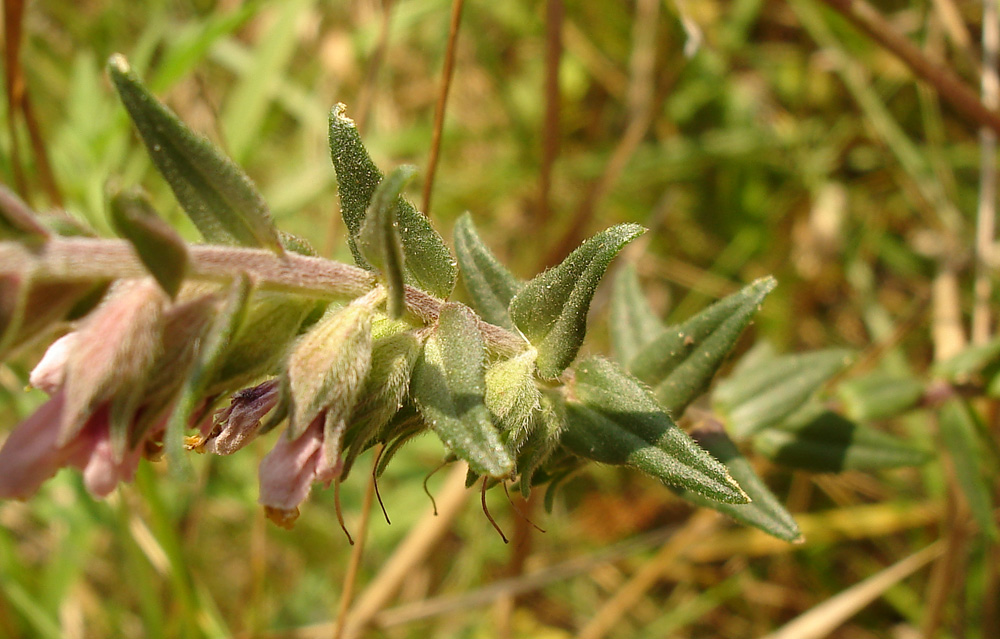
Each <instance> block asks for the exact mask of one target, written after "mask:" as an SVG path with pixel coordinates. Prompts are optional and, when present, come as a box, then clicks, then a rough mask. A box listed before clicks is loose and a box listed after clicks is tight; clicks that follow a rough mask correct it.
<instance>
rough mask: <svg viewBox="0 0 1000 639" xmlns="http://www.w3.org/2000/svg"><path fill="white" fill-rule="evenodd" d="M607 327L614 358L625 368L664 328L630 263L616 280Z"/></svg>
mask: <svg viewBox="0 0 1000 639" xmlns="http://www.w3.org/2000/svg"><path fill="white" fill-rule="evenodd" d="M608 328H609V330H610V333H611V347H612V349H613V350H614V354H615V359H616V360H618V363H619V364H621V365H622V366H626V367H627V366H628V365H629V362H631V361H632V359H633V358H634V357H635V356H636V355H637V354H638V353H639V352H640V351H641V350H642V349H643V348H645V347H646V346H647V345H649V344H650V343H651V342H652V341H653V340H655V339H656V338H657V337H659V335H660V333H662V332H663V330H664V328H666V327H665V326H664V325H663V322H661V321H660V318H658V317H657V316H656V313H654V312H653V309H652V307H650V305H649V301H648V300H647V299H646V296H645V295H644V294H643V292H642V287H641V286H640V285H639V274H638V273H637V272H636V270H635V266H633V265H632V264H626V265H625V266H624V267H623V268H622V269H621V270H620V271H619V272H618V276H617V277H616V278H615V286H614V288H613V289H612V291H611V318H610V320H609V322H608Z"/></svg>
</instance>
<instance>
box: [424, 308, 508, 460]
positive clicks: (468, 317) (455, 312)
mask: <svg viewBox="0 0 1000 639" xmlns="http://www.w3.org/2000/svg"><path fill="white" fill-rule="evenodd" d="M485 353H486V350H485V345H484V344H483V338H482V335H481V334H480V333H479V326H478V322H477V320H476V315H475V314H474V313H473V312H472V311H471V310H470V309H469V308H467V307H465V306H463V305H461V304H457V303H448V304H445V305H444V306H443V307H442V309H441V315H440V317H439V319H438V328H437V330H436V331H435V332H434V334H433V335H431V336H430V337H429V338H428V339H427V343H426V345H425V346H424V351H423V354H422V356H421V357H420V359H419V360H418V361H417V365H416V368H415V370H414V371H413V381H412V384H411V388H412V390H411V393H412V396H413V400H414V401H415V402H416V404H417V408H419V409H420V413H421V415H423V417H424V419H425V420H426V421H427V423H428V424H429V425H430V427H431V429H432V430H433V431H434V432H435V433H437V435H438V437H440V438H441V441H442V442H444V444H445V445H446V446H447V447H448V448H449V449H450V450H451V451H452V452H454V453H455V454H456V455H458V456H459V457H461V458H462V459H464V460H465V461H467V462H469V467H470V468H471V469H472V470H473V472H475V473H477V474H480V475H488V476H489V477H493V478H497V479H500V478H503V477H507V476H508V475H509V474H510V472H511V471H512V470H513V469H514V460H513V459H512V458H511V456H510V453H509V452H508V451H507V448H506V447H505V446H504V444H503V442H502V441H501V439H500V433H499V431H497V429H496V427H495V426H494V425H493V422H492V421H491V420H490V411H489V409H488V408H486V401H485V392H486V379H485V371H484V358H485Z"/></svg>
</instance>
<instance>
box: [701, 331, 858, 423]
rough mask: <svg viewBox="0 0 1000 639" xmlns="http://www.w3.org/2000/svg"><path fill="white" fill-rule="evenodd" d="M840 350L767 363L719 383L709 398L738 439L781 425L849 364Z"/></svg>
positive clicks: (806, 354)
mask: <svg viewBox="0 0 1000 639" xmlns="http://www.w3.org/2000/svg"><path fill="white" fill-rule="evenodd" d="M849 357H850V352H849V351H846V350H842V349H830V350H825V351H815V352H812V353H804V354H801V355H785V356H782V357H777V358H774V359H770V360H766V361H764V362H762V363H761V364H759V365H758V366H755V367H753V368H752V369H747V370H744V371H742V372H741V373H740V374H739V375H734V376H733V377H730V378H728V379H726V380H725V381H723V382H721V383H720V384H719V386H718V388H717V389H716V390H715V393H714V395H713V397H712V400H713V401H714V402H715V404H716V406H717V408H718V409H719V410H720V412H722V413H723V414H724V415H725V416H726V422H727V424H728V425H729V426H730V428H731V429H732V431H731V432H733V433H734V434H735V435H736V438H737V439H743V438H746V437H748V436H750V435H752V434H753V433H755V432H757V431H759V430H760V429H762V428H766V427H768V426H772V425H775V424H778V423H780V422H781V421H782V420H784V419H786V418H787V417H789V416H790V415H792V414H793V413H795V411H797V410H798V409H799V408H801V407H802V406H804V405H805V403H806V402H807V401H809V398H810V397H812V395H813V393H815V392H816V391H817V390H818V389H819V387H820V386H822V385H823V384H825V383H826V382H827V381H828V380H829V379H830V378H831V377H833V376H834V375H836V374H837V373H838V372H839V371H840V370H841V369H842V368H843V367H844V366H845V365H846V364H847V363H848V361H849Z"/></svg>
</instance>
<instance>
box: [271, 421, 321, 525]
mask: <svg viewBox="0 0 1000 639" xmlns="http://www.w3.org/2000/svg"><path fill="white" fill-rule="evenodd" d="M322 448H323V419H322V416H321V417H319V418H317V419H315V420H313V422H312V423H311V424H310V425H309V428H307V429H306V432H305V433H303V434H302V435H301V436H300V437H299V438H298V439H294V440H292V439H289V438H288V437H287V436H285V435H284V434H283V435H282V436H280V437H279V438H278V442H277V443H276V444H275V445H274V448H273V449H271V452H269V453H268V454H267V456H265V457H264V459H263V461H261V463H260V498H259V499H258V501H259V502H260V504H261V505H263V506H264V508H265V512H267V514H268V517H270V518H271V519H272V521H274V522H275V523H277V524H279V525H282V526H286V527H288V526H290V525H291V523H292V522H293V521H295V518H296V517H297V516H298V506H299V504H301V503H302V502H304V501H305V500H306V497H308V496H309V491H310V490H311V489H312V484H313V481H314V480H315V478H316V467H317V464H318V463H319V461H320V458H321V456H322Z"/></svg>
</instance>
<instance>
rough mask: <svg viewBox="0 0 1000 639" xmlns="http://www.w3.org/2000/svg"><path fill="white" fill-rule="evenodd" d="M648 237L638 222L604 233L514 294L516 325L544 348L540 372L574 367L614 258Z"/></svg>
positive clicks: (550, 373)
mask: <svg viewBox="0 0 1000 639" xmlns="http://www.w3.org/2000/svg"><path fill="white" fill-rule="evenodd" d="M643 233H645V229H643V228H642V227H641V226H639V225H638V224H619V225H618V226H614V227H612V228H610V229H607V230H606V231H602V232H601V233H598V234H597V235H595V236H594V237H592V238H590V239H589V240H587V241H586V242H584V243H583V244H582V245H581V246H580V247H579V248H577V249H576V250H575V251H573V252H572V253H570V255H569V257H567V258H566V259H565V260H563V262H562V263H561V264H559V265H558V266H556V267H554V268H551V269H549V270H547V271H545V272H544V273H542V274H540V275H538V276H537V277H535V278H534V279H532V280H531V281H530V282H528V283H527V284H525V286H524V288H523V289H522V290H521V292H520V293H518V294H517V295H516V296H514V299H512V300H511V302H510V316H511V319H512V320H513V321H514V325H515V326H517V328H518V329H519V330H520V331H521V332H522V333H523V334H524V336H525V337H526V338H527V339H528V341H529V342H531V345H532V346H534V347H535V348H536V349H537V350H538V373H539V375H541V376H542V377H546V378H552V377H557V376H558V375H559V374H560V373H562V372H563V370H565V369H566V367H567V366H569V365H570V363H572V361H573V359H574V358H575V357H576V354H577V352H578V351H579V350H580V345H581V344H583V337H584V334H585V333H586V332H587V311H588V310H590V300H591V299H593V297H594V291H595V290H596V289H597V284H598V282H600V281H601V278H602V277H603V276H604V271H605V270H606V269H607V268H608V264H609V263H610V262H611V259H612V258H614V256H615V255H616V254H617V253H618V251H620V250H621V249H622V247H624V246H625V245H626V244H628V243H629V242H631V241H632V240H634V239H635V238H637V237H639V236H640V235H642V234H643Z"/></svg>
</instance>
